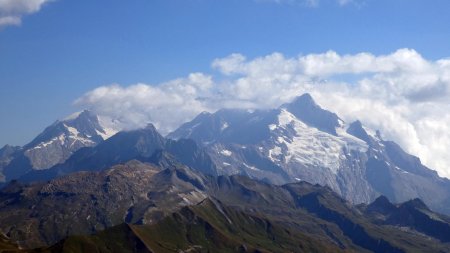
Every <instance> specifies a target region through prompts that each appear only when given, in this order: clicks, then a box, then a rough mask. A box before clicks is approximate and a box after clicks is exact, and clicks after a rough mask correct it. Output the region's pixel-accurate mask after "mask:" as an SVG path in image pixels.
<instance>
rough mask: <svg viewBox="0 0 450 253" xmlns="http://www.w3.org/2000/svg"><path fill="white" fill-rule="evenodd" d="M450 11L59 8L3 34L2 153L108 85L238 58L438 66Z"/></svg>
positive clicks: (82, 0)
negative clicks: (416, 61)
mask: <svg viewBox="0 0 450 253" xmlns="http://www.w3.org/2000/svg"><path fill="white" fill-rule="evenodd" d="M431 2H432V3H431ZM449 11H450V1H448V0H433V1H425V0H421V1H420V0H376V1H375V0H365V1H358V2H357V3H348V4H346V5H340V4H338V1H337V0H336V1H335V0H321V1H318V4H317V5H315V6H311V5H308V4H306V2H302V1H294V0H293V1H270V0H260V1H254V0H226V1H225V0H157V1H153V0H132V1H124V0H109V1H98V0H76V1H75V0H55V1H51V2H48V3H46V4H44V5H43V6H42V8H41V9H40V10H39V11H33V13H31V11H30V13H29V14H26V15H25V14H23V16H22V23H21V25H9V26H4V27H2V28H1V30H0V108H1V110H0V118H1V119H2V124H0V145H4V144H7V143H8V144H14V145H23V144H25V143H26V142H28V141H30V140H31V139H32V138H33V137H34V136H36V135H37V134H38V133H39V132H40V131H41V130H43V128H44V127H46V126H48V125H49V124H51V123H52V122H53V121H54V120H56V119H58V118H61V117H64V116H65V115H67V114H70V113H71V112H73V111H76V110H78V109H79V108H77V107H75V106H73V102H74V100H76V99H77V98H79V97H81V96H82V95H83V94H84V93H86V92H88V91H90V90H92V89H95V88H96V87H98V86H101V85H108V84H111V83H120V84H122V85H125V86H126V85H131V84H135V83H138V82H143V83H147V84H158V83H161V82H164V81H168V80H172V79H175V78H178V77H184V76H187V75H189V73H192V72H203V73H207V74H208V73H212V74H214V73H215V72H217V69H213V68H212V67H211V63H212V61H213V60H214V59H216V58H221V57H226V56H228V55H230V54H231V53H240V54H243V55H245V56H246V57H247V58H255V57H259V56H264V55H268V54H271V53H273V52H280V53H282V54H283V55H285V56H286V57H296V56H297V55H307V54H311V53H323V52H326V51H328V50H333V51H336V52H337V53H339V54H342V55H343V54H356V53H359V52H370V53H372V54H374V55H382V54H390V53H392V52H395V51H396V50H397V49H399V48H411V49H414V50H416V51H417V52H419V53H420V54H421V55H422V56H423V57H424V58H426V59H429V60H437V59H441V58H446V57H449V56H450V43H449V41H450V26H449V24H450V15H449ZM0 14H1V6H0Z"/></svg>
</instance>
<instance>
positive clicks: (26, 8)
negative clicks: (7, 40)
mask: <svg viewBox="0 0 450 253" xmlns="http://www.w3.org/2000/svg"><path fill="white" fill-rule="evenodd" d="M50 1H52V0H0V28H1V27H4V26H8V25H20V24H21V23H22V17H23V16H24V15H27V14H31V13H35V12H38V11H39V10H40V9H41V7H42V6H43V5H44V4H45V3H47V2H50Z"/></svg>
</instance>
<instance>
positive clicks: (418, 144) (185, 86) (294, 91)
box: [77, 49, 450, 177]
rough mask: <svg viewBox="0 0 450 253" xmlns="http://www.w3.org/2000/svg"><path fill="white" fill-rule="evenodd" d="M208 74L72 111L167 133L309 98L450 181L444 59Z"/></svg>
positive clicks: (449, 67)
mask: <svg viewBox="0 0 450 253" xmlns="http://www.w3.org/2000/svg"><path fill="white" fill-rule="evenodd" d="M212 67H213V68H214V69H216V70H217V71H218V72H219V73H218V74H217V75H216V76H210V75H206V74H201V73H195V74H191V75H189V76H188V77H186V78H181V79H176V80H173V81H170V82H167V83H163V84H159V85H154V86H152V85H146V84H137V85H132V86H128V87H123V86H120V85H111V86H103V87H100V88H97V89H95V90H93V91H90V92H88V93H87V94H85V95H84V96H83V97H81V98H80V99H78V101H77V104H78V105H80V106H86V107H90V108H92V109H94V110H95V111H97V112H98V113H100V114H106V115H108V116H110V117H112V118H118V119H121V120H122V121H123V122H124V124H125V126H126V127H127V128H134V127H140V126H143V125H145V124H146V123H147V122H153V123H155V124H156V125H157V127H158V128H159V129H160V130H162V132H163V133H167V132H168V131H170V130H173V129H174V128H175V127H177V126H178V125H180V124H181V123H183V122H185V121H187V120H189V119H191V118H193V117H194V116H195V115H197V114H198V113H200V112H201V111H215V110H217V109H219V108H273V107H277V106H279V105H280V104H282V103H285V102H288V101H290V100H292V99H293V98H294V97H295V96H298V95H300V94H302V93H304V92H309V93H311V94H312V95H313V97H314V98H315V99H316V100H317V101H318V103H319V104H321V105H322V106H323V107H325V108H328V109H330V110H331V111H334V112H336V113H337V114H338V115H340V116H341V117H342V118H343V119H344V120H346V121H347V122H350V121H353V120H356V119H360V120H361V121H363V123H364V124H366V125H367V126H369V127H371V128H373V129H379V130H381V132H382V133H383V135H384V136H385V138H386V139H390V140H394V141H396V142H398V143H399V144H400V145H401V146H403V147H404V148H405V149H406V150H407V151H408V152H410V153H412V154H415V155H417V156H419V157H420V158H421V159H422V161H423V162H424V163H425V164H426V165H428V166H430V167H431V168H434V169H436V170H438V172H439V173H440V175H442V176H447V177H450V169H449V168H450V158H449V157H448V151H447V150H448V148H449V146H448V145H449V143H450V103H449V101H450V59H441V60H437V61H430V60H427V59H424V58H423V57H422V56H421V55H420V54H419V53H418V52H416V51H415V50H412V49H400V50H397V51H396V52H393V53H391V54H388V55H379V56H376V55H373V54H370V53H359V54H353V55H339V54H338V53H336V52H333V51H329V52H325V53H323V54H309V55H303V56H302V55H301V56H298V57H292V58H287V57H285V56H284V55H283V54H280V53H273V54H270V55H267V56H263V57H259V58H255V59H247V58H246V57H245V56H243V55H241V54H232V55H230V56H227V57H224V58H219V59H215V60H214V61H213V63H212ZM215 80H220V81H215Z"/></svg>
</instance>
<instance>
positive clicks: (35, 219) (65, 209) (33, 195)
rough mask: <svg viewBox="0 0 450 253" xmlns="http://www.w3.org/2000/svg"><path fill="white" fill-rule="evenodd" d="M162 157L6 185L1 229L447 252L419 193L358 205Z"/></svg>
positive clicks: (34, 239)
mask: <svg viewBox="0 0 450 253" xmlns="http://www.w3.org/2000/svg"><path fill="white" fill-rule="evenodd" d="M160 161H161V164H165V165H157V164H144V163H141V162H138V161H131V162H129V163H127V164H125V165H117V166H114V167H112V168H110V169H107V170H105V171H100V172H79V173H75V174H70V175H67V176H64V177H61V178H58V179H54V180H51V181H49V182H47V183H35V184H31V185H21V184H19V183H13V184H10V185H9V186H8V187H6V188H5V189H4V190H3V191H1V192H0V211H1V213H0V218H1V220H0V229H1V230H2V231H4V232H5V234H6V235H7V236H8V237H9V239H8V240H9V241H10V242H14V243H18V244H19V245H20V246H21V247H22V248H29V249H32V248H36V247H39V248H41V249H39V250H36V251H38V252H39V251H41V252H42V251H46V252H180V250H182V251H183V252H239V251H241V252H340V251H342V252H344V251H346V252H448V251H450V244H449V241H450V240H449V238H447V237H446V236H445V235H446V234H447V232H448V231H449V229H450V222H449V221H450V218H448V217H446V216H444V215H440V214H437V213H434V212H432V211H431V210H429V209H428V208H427V207H426V205H425V204H423V202H421V201H420V200H413V201H410V202H406V203H404V204H400V205H394V204H392V203H390V202H389V201H388V200H387V199H385V198H380V199H377V201H375V202H374V203H373V204H371V205H368V206H366V205H361V206H352V205H351V204H349V203H348V202H347V201H345V200H344V199H342V198H341V197H339V195H337V194H336V193H334V192H333V191H331V189H330V188H327V187H322V186H319V185H311V184H309V183H306V182H299V183H293V184H287V185H283V186H277V185H272V184H268V183H264V182H260V181H257V180H253V179H250V178H248V177H243V176H231V177H230V176H220V177H212V176H206V175H203V174H201V173H199V172H197V171H194V170H192V169H190V168H189V167H186V166H183V165H181V164H179V163H177V162H176V161H175V160H171V157H170V156H168V155H167V156H165V158H164V163H163V162H162V160H160ZM407 215H409V216H407ZM430 228H432V229H430ZM89 234H91V235H89ZM14 243H11V244H7V245H8V246H7V247H11V245H14ZM2 247H3V246H2ZM4 248H5V249H6V247H4Z"/></svg>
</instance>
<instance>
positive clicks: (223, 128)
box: [220, 122, 229, 131]
mask: <svg viewBox="0 0 450 253" xmlns="http://www.w3.org/2000/svg"><path fill="white" fill-rule="evenodd" d="M228 127H229V125H228V123H227V122H225V123H223V124H222V126H221V127H220V131H223V130H225V129H227V128H228Z"/></svg>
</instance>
